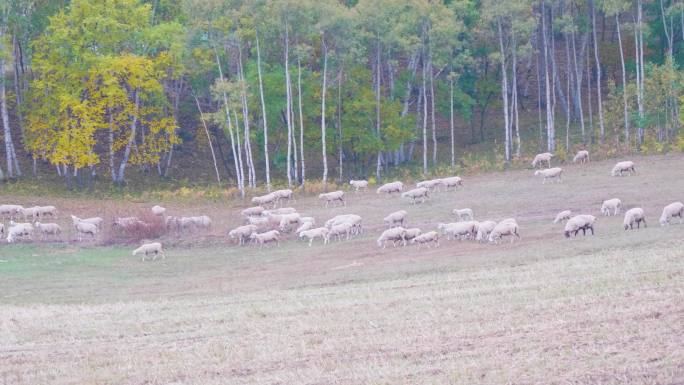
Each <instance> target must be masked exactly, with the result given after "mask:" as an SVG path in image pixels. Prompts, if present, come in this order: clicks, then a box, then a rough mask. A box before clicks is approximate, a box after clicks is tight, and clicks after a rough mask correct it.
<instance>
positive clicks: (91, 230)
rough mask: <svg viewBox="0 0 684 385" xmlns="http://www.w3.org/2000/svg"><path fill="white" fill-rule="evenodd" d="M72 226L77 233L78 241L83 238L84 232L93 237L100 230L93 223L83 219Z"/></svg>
mask: <svg viewBox="0 0 684 385" xmlns="http://www.w3.org/2000/svg"><path fill="white" fill-rule="evenodd" d="M74 227H75V228H76V232H77V233H78V240H79V241H82V240H83V235H84V234H88V235H90V236H91V237H92V238H93V239H94V238H95V236H97V233H98V232H99V231H100V230H99V228H98V227H97V226H96V225H95V224H94V223H91V222H85V221H79V222H76V224H75V225H74Z"/></svg>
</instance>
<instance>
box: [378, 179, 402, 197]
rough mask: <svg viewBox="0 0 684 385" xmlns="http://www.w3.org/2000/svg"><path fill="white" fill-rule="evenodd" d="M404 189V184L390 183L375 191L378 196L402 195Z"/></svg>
mask: <svg viewBox="0 0 684 385" xmlns="http://www.w3.org/2000/svg"><path fill="white" fill-rule="evenodd" d="M403 189H404V184H403V183H401V182H399V181H395V182H390V183H385V184H383V185H382V186H380V187H378V189H377V190H376V191H375V192H376V193H377V194H381V193H383V194H389V195H392V193H400V192H401V191H402V190H403Z"/></svg>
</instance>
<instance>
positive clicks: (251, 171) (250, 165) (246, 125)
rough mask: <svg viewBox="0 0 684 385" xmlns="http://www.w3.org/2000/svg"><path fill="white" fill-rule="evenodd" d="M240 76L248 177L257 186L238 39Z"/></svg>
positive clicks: (239, 49) (251, 185) (240, 48)
mask: <svg viewBox="0 0 684 385" xmlns="http://www.w3.org/2000/svg"><path fill="white" fill-rule="evenodd" d="M238 76H239V80H240V100H241V101H242V123H243V125H244V130H245V131H244V135H245V160H246V163H247V179H248V181H249V187H251V188H255V187H256V171H255V170H254V158H253V157H252V141H251V138H250V126H249V106H248V104H247V81H246V80H245V73H244V70H243V68H242V47H241V44H240V41H239V40H238Z"/></svg>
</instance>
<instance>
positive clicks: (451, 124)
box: [449, 74, 456, 168]
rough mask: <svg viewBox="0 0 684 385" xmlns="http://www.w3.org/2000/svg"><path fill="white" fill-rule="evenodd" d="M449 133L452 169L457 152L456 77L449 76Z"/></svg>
mask: <svg viewBox="0 0 684 385" xmlns="http://www.w3.org/2000/svg"><path fill="white" fill-rule="evenodd" d="M449 75H450V76H449V133H450V136H449V137H450V139H451V167H452V168H453V167H454V166H455V165H456V152H455V149H454V77H453V76H451V75H452V74H449Z"/></svg>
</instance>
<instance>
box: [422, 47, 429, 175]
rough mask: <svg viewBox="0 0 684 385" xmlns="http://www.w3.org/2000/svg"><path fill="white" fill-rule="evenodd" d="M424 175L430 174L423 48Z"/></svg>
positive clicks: (425, 64) (425, 62) (425, 63)
mask: <svg viewBox="0 0 684 385" xmlns="http://www.w3.org/2000/svg"><path fill="white" fill-rule="evenodd" d="M422 72H423V73H422V76H423V175H427V172H428V139H427V121H428V106H427V105H428V103H427V88H426V87H427V81H426V73H427V61H426V60H425V49H424V48H423V71H422Z"/></svg>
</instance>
